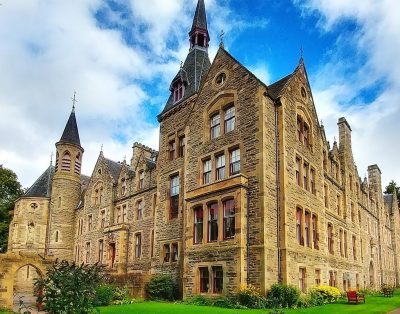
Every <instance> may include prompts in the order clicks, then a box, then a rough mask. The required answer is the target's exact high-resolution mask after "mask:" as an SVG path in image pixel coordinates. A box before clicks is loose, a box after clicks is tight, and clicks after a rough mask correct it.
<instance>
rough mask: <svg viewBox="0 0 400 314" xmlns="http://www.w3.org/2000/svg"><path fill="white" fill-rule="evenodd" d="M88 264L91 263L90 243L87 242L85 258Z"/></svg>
mask: <svg viewBox="0 0 400 314" xmlns="http://www.w3.org/2000/svg"><path fill="white" fill-rule="evenodd" d="M85 262H86V264H89V263H90V242H86V257H85Z"/></svg>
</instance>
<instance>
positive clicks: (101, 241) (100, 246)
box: [98, 240, 104, 264]
mask: <svg viewBox="0 0 400 314" xmlns="http://www.w3.org/2000/svg"><path fill="white" fill-rule="evenodd" d="M103 255H104V240H99V257H98V261H99V264H103Z"/></svg>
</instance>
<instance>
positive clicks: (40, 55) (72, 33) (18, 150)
mask: <svg viewBox="0 0 400 314" xmlns="http://www.w3.org/2000/svg"><path fill="white" fill-rule="evenodd" d="M196 2H197V1H196V0H120V1H103V0H72V1H68V2H67V1H51V0H3V1H2V5H1V6H0V41H1V42H2V45H1V46H0V68H1V69H2V74H3V75H2V76H0V111H1V113H2V114H1V115H0V134H7V136H2V137H0V163H2V164H4V165H5V166H6V167H9V168H11V169H13V170H14V171H16V173H17V174H18V176H19V178H20V180H21V181H22V183H23V185H24V186H29V185H30V184H32V183H33V181H34V180H35V179H36V178H37V177H38V176H39V175H40V173H41V172H42V171H43V170H44V169H45V168H46V166H47V165H48V163H49V159H50V154H51V152H54V143H55V142H56V141H57V140H58V139H59V137H60V135H61V133H62V130H63V128H64V125H65V122H66V120H67V118H68V115H69V112H70V110H71V100H70V98H71V96H72V95H73V92H74V90H76V91H77V98H78V103H77V110H76V111H77V118H78V125H79V128H80V135H81V142H82V145H83V146H84V148H85V156H84V161H83V162H84V164H83V171H84V172H85V173H86V174H90V173H91V171H92V169H93V167H94V163H95V160H96V158H97V156H98V153H99V151H100V147H101V145H103V146H104V154H105V155H106V156H107V157H109V158H112V159H114V160H122V159H123V157H124V156H127V157H128V158H129V156H130V155H131V146H132V143H133V142H135V141H140V142H143V143H144V144H146V145H149V146H151V147H153V148H155V149H158V122H157V120H156V115H157V114H158V113H159V112H160V111H161V110H162V108H163V106H164V104H165V102H166V100H167V98H168V93H169V90H168V88H169V83H170V81H171V79H172V78H173V77H174V75H175V74H176V72H177V70H178V69H179V64H180V62H181V61H184V59H185V57H186V54H187V52H188V35H187V33H188V31H189V29H190V26H191V22H192V17H193V13H194V9H195V6H196ZM205 2H206V8H207V14H208V22H209V31H210V36H211V47H210V51H209V52H210V58H211V60H212V59H213V58H214V56H215V53H216V51H217V49H218V43H219V39H218V35H219V32H220V30H221V29H223V30H224V32H225V39H224V42H225V48H226V49H227V50H228V51H229V52H230V53H231V54H232V55H233V56H234V57H235V58H236V59H238V60H239V61H240V62H241V63H242V64H244V65H245V66H247V67H248V68H249V69H250V70H251V71H253V72H254V73H255V74H256V75H257V76H259V78H260V79H262V80H263V81H264V82H265V83H267V84H269V83H272V82H274V81H276V80H278V79H280V78H281V77H283V76H285V75H287V74H289V73H291V72H292V71H293V69H294V68H295V67H296V65H297V63H298V61H299V58H300V49H301V47H302V49H303V54H304V59H305V63H306V67H307V71H308V75H309V78H310V81H311V86H312V90H313V95H314V100H315V103H316V108H317V112H318V115H319V118H320V119H321V120H323V122H324V125H325V128H326V132H327V136H328V138H329V140H330V141H331V143H332V142H333V139H334V137H335V136H337V126H336V123H337V119H338V118H339V117H341V116H345V117H346V118H347V120H348V121H349V122H350V124H351V126H352V129H353V151H354V157H355V160H356V163H357V165H358V170H359V174H360V176H362V177H363V176H364V175H365V172H366V168H367V166H368V165H370V164H374V163H377V164H378V165H379V166H380V168H381V170H382V172H383V182H384V184H386V183H387V182H388V181H389V180H390V179H395V180H396V181H398V182H400V170H399V169H398V167H397V165H396V163H397V159H398V158H397V156H398V154H399V149H398V147H397V145H396V143H397V142H398V135H397V134H400V133H399V132H400V125H399V123H398V122H397V120H398V119H397V117H398V116H399V115H398V114H399V113H400V61H399V59H398V55H399V54H400V18H399V16H398V13H396V12H400V4H398V3H396V0H382V1H379V3H377V1H374V0H352V1H346V0H337V1H331V0H286V1H269V0H265V1H256V0H248V1H240V0H221V1H217V0H206V1H205Z"/></svg>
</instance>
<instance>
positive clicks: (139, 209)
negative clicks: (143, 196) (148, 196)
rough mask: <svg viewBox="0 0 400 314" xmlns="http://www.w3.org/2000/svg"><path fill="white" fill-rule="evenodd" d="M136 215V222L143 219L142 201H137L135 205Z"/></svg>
mask: <svg viewBox="0 0 400 314" xmlns="http://www.w3.org/2000/svg"><path fill="white" fill-rule="evenodd" d="M136 209H137V213H136V218H137V220H141V219H142V218H143V201H142V200H139V201H138V202H137V205H136Z"/></svg>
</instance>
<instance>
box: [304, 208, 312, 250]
mask: <svg viewBox="0 0 400 314" xmlns="http://www.w3.org/2000/svg"><path fill="white" fill-rule="evenodd" d="M310 222H311V215H310V213H309V212H307V211H306V213H305V216H304V236H305V240H306V241H305V242H306V243H305V244H306V246H308V247H311V241H310Z"/></svg>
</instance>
